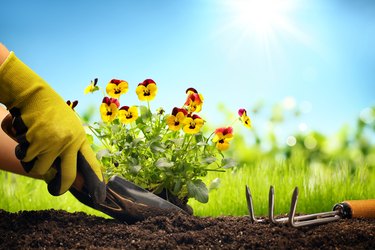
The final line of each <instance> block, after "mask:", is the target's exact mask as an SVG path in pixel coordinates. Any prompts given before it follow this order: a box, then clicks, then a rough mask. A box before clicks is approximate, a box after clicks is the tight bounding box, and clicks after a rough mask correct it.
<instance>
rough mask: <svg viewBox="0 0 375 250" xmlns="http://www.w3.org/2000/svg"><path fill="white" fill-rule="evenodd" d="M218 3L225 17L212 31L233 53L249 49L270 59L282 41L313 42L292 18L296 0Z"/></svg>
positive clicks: (295, 9) (296, 8)
mask: <svg viewBox="0 0 375 250" xmlns="http://www.w3.org/2000/svg"><path fill="white" fill-rule="evenodd" d="M222 4H223V5H222V6H223V8H224V9H225V11H226V13H227V16H226V17H227V18H226V19H225V21H224V23H223V25H222V26H221V27H220V28H219V30H218V31H217V33H216V34H217V35H218V36H221V37H222V38H223V42H224V43H225V42H227V43H226V44H228V45H229V49H228V51H229V53H231V55H233V56H236V55H238V54H240V55H241V54H244V53H245V51H249V50H252V52H254V51H255V53H258V55H259V56H261V57H262V58H264V61H267V63H272V61H273V56H277V55H279V54H281V53H282V50H283V43H285V42H298V43H301V44H303V45H305V46H307V47H311V46H313V45H312V40H311V39H310V37H309V36H308V35H307V34H305V33H304V32H303V31H301V30H300V29H298V26H297V24H298V23H296V20H294V19H293V15H294V14H296V12H297V11H298V8H299V6H298V2H297V1H296V0H223V2H222ZM252 55H253V56H254V53H252Z"/></svg>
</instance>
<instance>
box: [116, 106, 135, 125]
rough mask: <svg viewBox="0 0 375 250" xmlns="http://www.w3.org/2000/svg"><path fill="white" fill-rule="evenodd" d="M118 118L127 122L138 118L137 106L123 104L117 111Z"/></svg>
mask: <svg viewBox="0 0 375 250" xmlns="http://www.w3.org/2000/svg"><path fill="white" fill-rule="evenodd" d="M118 118H119V119H120V122H122V123H124V124H128V123H131V122H134V121H135V120H137V119H138V108H137V106H132V107H129V106H123V107H121V108H120V110H119V111H118Z"/></svg>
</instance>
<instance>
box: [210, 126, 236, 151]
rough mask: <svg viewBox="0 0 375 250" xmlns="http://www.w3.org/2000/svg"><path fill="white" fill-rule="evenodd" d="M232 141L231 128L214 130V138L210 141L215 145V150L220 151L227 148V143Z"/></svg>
mask: <svg viewBox="0 0 375 250" xmlns="http://www.w3.org/2000/svg"><path fill="white" fill-rule="evenodd" d="M232 139H233V128H232V127H227V128H218V129H216V130H215V137H214V138H213V139H212V141H213V142H214V143H216V148H217V149H219V150H220V151H224V150H227V149H228V148H229V141H230V140H232Z"/></svg>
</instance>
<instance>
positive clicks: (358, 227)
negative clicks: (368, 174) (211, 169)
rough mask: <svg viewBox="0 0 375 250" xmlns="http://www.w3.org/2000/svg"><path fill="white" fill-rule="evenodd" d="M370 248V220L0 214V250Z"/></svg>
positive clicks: (374, 223)
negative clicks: (316, 222)
mask: <svg viewBox="0 0 375 250" xmlns="http://www.w3.org/2000/svg"><path fill="white" fill-rule="evenodd" d="M26 248H48V249H51V248H52V249H56V248H60V249H72V248H74V249H77V248H79V249H87V248H89V249H100V248H112V249H113V248H122V249H254V248H256V249H262V248H267V249H270V248H271V249H285V248H288V249H375V220H374V219H372V220H371V219H342V220H339V221H337V222H332V223H329V224H325V225H320V226H314V227H306V228H299V229H296V228H290V227H287V226H273V225H269V224H251V223H250V221H249V218H248V217H247V216H244V217H231V216H225V217H217V218H214V217H203V218H202V217H194V216H189V215H186V214H182V213H178V214H173V215H171V216H169V217H163V216H160V217H154V218H149V219H148V220H145V221H142V222H138V223H136V224H134V225H126V224H123V223H121V222H118V221H115V220H111V219H104V218H100V217H95V216H89V215H86V214H84V213H68V212H65V211H56V210H47V211H24V212H19V213H8V212H5V211H3V210H0V249H26Z"/></svg>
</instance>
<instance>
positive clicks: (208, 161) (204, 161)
mask: <svg viewBox="0 0 375 250" xmlns="http://www.w3.org/2000/svg"><path fill="white" fill-rule="evenodd" d="M215 161H216V157H214V156H209V157H206V158H203V159H202V161H201V163H202V164H206V165H209V164H211V163H213V162H215Z"/></svg>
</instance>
